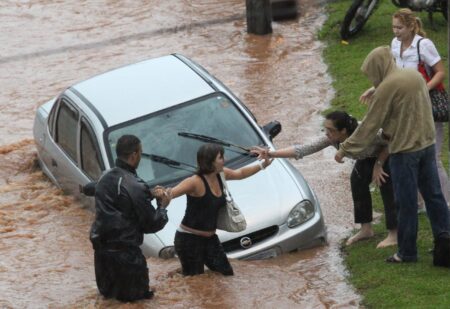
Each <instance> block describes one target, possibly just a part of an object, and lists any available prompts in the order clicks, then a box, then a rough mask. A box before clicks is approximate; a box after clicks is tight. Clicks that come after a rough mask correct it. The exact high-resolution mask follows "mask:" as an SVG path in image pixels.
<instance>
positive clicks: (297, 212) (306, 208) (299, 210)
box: [287, 200, 315, 228]
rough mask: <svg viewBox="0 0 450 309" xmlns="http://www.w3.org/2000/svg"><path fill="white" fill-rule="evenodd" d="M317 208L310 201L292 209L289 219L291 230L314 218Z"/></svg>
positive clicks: (288, 223) (302, 202)
mask: <svg viewBox="0 0 450 309" xmlns="http://www.w3.org/2000/svg"><path fill="white" fill-rule="evenodd" d="M314 211H315V207H314V204H313V203H312V202H311V201H309V200H304V201H301V202H300V203H298V204H297V205H295V206H294V208H292V210H291V212H290V213H289V216H288V218H287V225H288V227H290V228H293V227H296V226H297V225H299V224H302V223H304V222H306V221H308V220H309V219H311V218H312V217H314Z"/></svg>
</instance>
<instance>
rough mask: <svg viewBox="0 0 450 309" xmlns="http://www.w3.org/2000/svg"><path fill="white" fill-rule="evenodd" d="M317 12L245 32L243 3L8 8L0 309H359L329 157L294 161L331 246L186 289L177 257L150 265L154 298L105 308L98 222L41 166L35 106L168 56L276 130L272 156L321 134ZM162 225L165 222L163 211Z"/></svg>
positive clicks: (0, 7)
mask: <svg viewBox="0 0 450 309" xmlns="http://www.w3.org/2000/svg"><path fill="white" fill-rule="evenodd" d="M323 6H324V1H317V0H301V1H300V12H301V15H300V18H299V19H298V20H297V21H288V22H283V23H273V24H272V26H273V34H271V35H267V36H254V35H249V34H247V33H246V22H245V1H243V0H222V1H219V0H165V1H161V0H159V1H158V0H141V1H138V0H135V1H131V0H127V1H121V0H97V1H86V0H81V1H63V0H59V1H49V0H2V1H1V3H0V18H1V20H2V31H1V33H0V84H1V85H2V91H1V92H0V105H1V110H2V113H0V182H1V183H0V254H1V257H2V258H1V260H0V308H48V307H50V308H61V307H64V308H73V307H78V308H84V307H88V308H115V307H124V308H167V307H170V308H249V307H255V308H352V307H354V308H356V307H358V306H359V300H360V298H359V296H358V295H357V294H356V293H355V291H354V290H353V289H352V287H351V286H349V285H348V284H347V282H346V279H345V275H346V273H345V269H344V267H343V265H342V259H341V257H340V256H339V245H340V244H339V242H340V241H341V239H342V238H343V237H345V236H347V235H348V234H349V232H350V231H351V229H352V228H353V227H354V225H353V212H352V202H351V194H350V182H349V172H350V169H351V165H350V162H346V163H345V164H342V165H340V164H336V163H335V162H334V159H333V157H334V150H333V149H331V148H330V149H326V150H325V151H322V152H320V153H318V154H315V155H312V156H310V157H307V158H305V159H302V160H299V161H295V162H293V163H294V165H295V166H296V167H297V168H298V169H299V170H300V171H301V172H302V173H303V175H304V177H305V179H306V180H307V181H308V183H309V184H310V186H311V187H312V188H313V190H315V192H316V194H317V195H318V197H319V201H320V202H321V207H322V211H323V213H324V217H325V222H326V224H327V226H328V236H329V245H328V246H324V247H319V248H314V249H310V250H305V251H302V252H297V253H291V254H286V255H283V256H280V257H278V258H275V259H271V260H264V261H236V260H232V261H231V263H232V265H233V268H234V271H235V276H234V277H232V278H228V277H222V276H220V275H216V274H214V273H211V272H206V273H205V274H204V275H200V276H196V277H190V278H185V277H182V276H181V275H179V274H174V273H175V271H176V270H177V269H178V268H179V262H178V261H177V260H175V259H171V260H160V259H156V258H149V259H148V264H149V269H150V284H151V286H152V288H153V289H155V290H156V295H155V298H154V299H153V300H150V301H142V302H137V303H135V304H125V305H124V304H121V303H119V302H116V301H113V300H105V299H104V298H103V297H102V296H99V294H98V292H97V287H96V283H95V276H94V266H93V251H92V247H91V244H90V242H89V239H88V232H89V228H90V225H91V222H92V220H93V212H92V211H90V210H88V209H85V208H83V207H82V205H81V204H79V203H78V202H77V201H75V200H73V199H72V198H71V197H70V196H66V195H63V194H62V192H61V191H60V190H58V189H57V188H56V187H55V186H54V185H53V184H52V183H50V181H49V180H48V179H47V178H46V177H45V176H44V175H43V174H42V172H41V170H40V169H39V168H38V167H37V166H36V149H35V146H34V141H33V139H32V138H33V135H32V126H33V120H34V114H35V111H36V108H37V107H38V106H40V105H41V104H43V103H45V102H46V101H48V100H50V99H51V98H52V97H54V96H56V95H57V94H59V93H60V92H61V91H62V90H64V89H65V87H68V86H69V85H71V84H74V83H76V82H79V81H81V80H84V79H86V78H88V77H91V76H92V75H95V74H98V73H101V72H104V71H107V70H110V69H113V68H116V67H119V66H122V65H125V64H129V63H133V62H137V61H140V60H144V59H148V58H153V57H157V56H162V55H166V54H170V53H180V54H183V55H185V56H187V57H189V58H191V59H193V60H194V61H196V62H197V63H199V64H201V65H202V66H203V67H205V68H206V69H207V70H208V71H209V72H210V73H212V74H213V75H215V76H216V77H217V78H218V79H220V80H221V81H222V82H223V83H224V84H225V85H227V86H228V87H229V88H230V89H231V90H232V91H233V92H234V93H235V94H236V95H237V96H238V97H239V98H240V99H241V100H242V101H243V102H244V103H245V104H246V105H247V106H248V107H249V108H250V110H251V111H252V112H253V113H254V114H255V116H256V118H257V119H258V122H259V123H260V124H265V123H267V122H269V121H271V120H278V121H280V122H281V123H282V125H283V131H282V132H281V134H280V135H279V136H277V137H276V138H275V140H274V142H275V145H276V146H277V147H284V146H288V145H291V144H293V143H307V142H310V141H312V140H313V139H315V138H316V137H317V136H319V135H322V134H324V133H323V132H322V131H321V122H322V117H321V116H320V111H321V110H323V109H325V108H327V106H328V104H329V102H330V100H331V99H332V97H333V90H332V88H331V80H330V77H329V76H328V75H327V68H326V66H325V64H324V63H323V61H322V59H321V56H320V55H321V51H322V49H323V48H324V46H323V45H322V44H321V43H320V42H318V41H317V40H316V32H317V31H318V29H319V28H320V26H321V24H322V23H323V22H324V21H325V19H326V16H325V15H324V11H323V9H322V8H323ZM169 216H170V211H169Z"/></svg>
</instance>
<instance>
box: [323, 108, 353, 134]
mask: <svg viewBox="0 0 450 309" xmlns="http://www.w3.org/2000/svg"><path fill="white" fill-rule="evenodd" d="M325 119H327V120H331V121H332V122H333V125H334V126H335V127H336V128H337V129H338V130H339V131H342V130H343V129H347V134H348V135H349V136H350V135H352V133H353V132H354V131H355V130H356V128H357V127H358V120H356V118H354V117H352V116H351V115H349V114H347V113H346V112H344V111H334V112H331V113H329V114H327V115H326V116H325Z"/></svg>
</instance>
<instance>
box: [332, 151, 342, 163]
mask: <svg viewBox="0 0 450 309" xmlns="http://www.w3.org/2000/svg"><path fill="white" fill-rule="evenodd" d="M343 159H344V155H343V154H340V153H339V152H336V154H335V155H334V160H335V161H336V162H337V163H344V160H343Z"/></svg>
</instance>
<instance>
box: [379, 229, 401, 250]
mask: <svg viewBox="0 0 450 309" xmlns="http://www.w3.org/2000/svg"><path fill="white" fill-rule="evenodd" d="M396 244H397V230H393V231H392V232H389V234H388V236H387V237H386V238H385V239H384V240H383V241H382V242H380V243H379V244H378V245H377V249H380V248H385V247H389V246H395V245H396Z"/></svg>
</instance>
